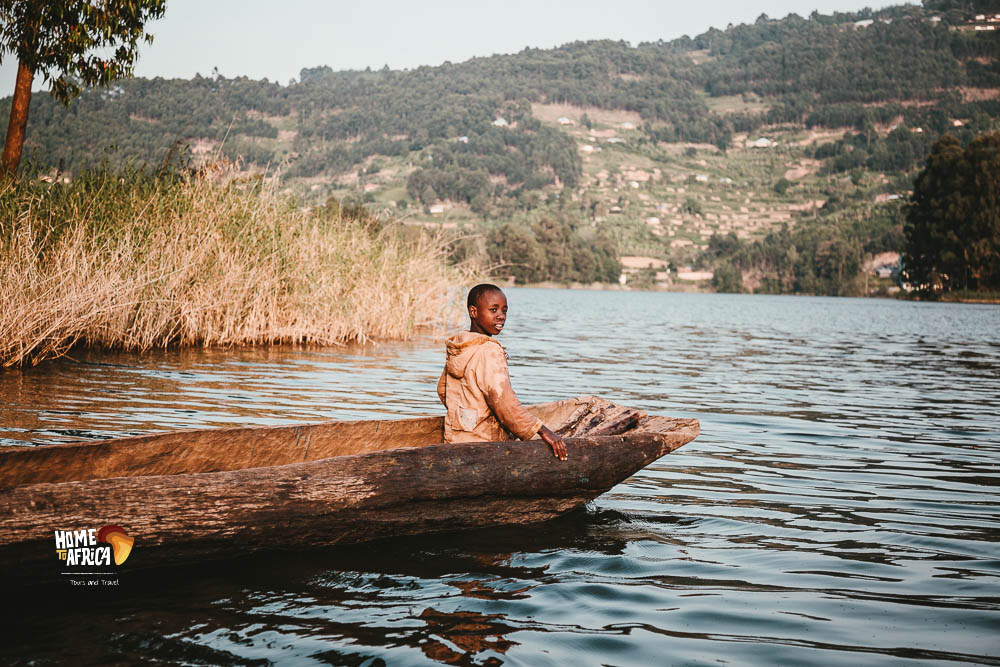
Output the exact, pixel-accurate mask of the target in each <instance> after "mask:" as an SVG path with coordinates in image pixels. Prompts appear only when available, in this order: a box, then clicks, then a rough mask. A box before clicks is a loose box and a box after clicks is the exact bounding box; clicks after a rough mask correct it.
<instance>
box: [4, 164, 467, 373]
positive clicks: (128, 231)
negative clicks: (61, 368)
mask: <svg viewBox="0 0 1000 667" xmlns="http://www.w3.org/2000/svg"><path fill="white" fill-rule="evenodd" d="M474 273H475V269H474V268H471V267H468V266H466V267H461V266H459V267H455V266H450V265H449V263H448V262H447V245H446V243H445V242H444V240H443V239H440V238H434V237H433V236H431V235H428V234H427V233H424V232H423V231H422V230H419V229H413V228H405V227H403V226H402V225H398V224H384V223H382V222H380V221H379V220H377V219H374V218H372V217H371V216H369V215H367V214H366V213H364V212H363V211H352V212H344V211H341V210H340V209H339V207H338V206H336V205H332V206H331V205H328V206H323V207H318V208H314V209H312V210H307V209H304V208H302V207H301V206H299V205H298V204H297V203H296V202H295V201H294V200H293V199H291V198H289V197H286V196H282V195H281V194H279V193H278V192H277V191H276V189H275V187H274V185H273V184H268V183H267V182H265V181H262V180H248V179H243V180H240V179H237V178H234V177H233V175H232V174H228V175H226V174H222V175H221V176H220V175H218V174H216V176H215V177H213V178H208V177H204V176H192V175H178V174H171V175H155V174H150V173H146V172H142V171H115V172H112V171H109V170H107V169H102V170H97V171H92V172H89V173H86V174H83V175H81V176H80V177H78V178H76V179H74V180H73V181H72V182H70V183H65V182H59V181H56V182H53V183H47V182H43V181H41V180H39V179H38V178H22V179H20V180H17V181H8V182H6V183H3V184H0V364H2V365H3V366H13V365H18V364H26V363H31V364H36V363H38V362H39V361H42V360H44V359H49V358H53V357H58V356H60V355H63V354H65V353H66V352H67V351H69V350H70V349H71V348H72V347H73V346H74V345H80V344H82V345H88V346H93V347H101V348H107V349H120V350H133V351H144V350H148V349H150V348H153V347H166V346H171V345H178V346H193V345H200V346H215V345H223V346H225V345H248V344H278V343H316V344H334V343H341V342H347V341H365V340H368V339H405V338H407V337H409V336H411V335H412V334H413V333H414V330H415V329H416V328H417V327H420V326H422V325H435V324H436V323H439V322H442V321H443V320H445V319H446V318H448V317H449V316H450V315H451V312H450V310H451V308H453V307H454V304H455V302H456V301H457V299H456V287H457V286H458V285H460V284H462V283H464V282H467V281H468V280H469V279H471V278H472V277H473V274H474Z"/></svg>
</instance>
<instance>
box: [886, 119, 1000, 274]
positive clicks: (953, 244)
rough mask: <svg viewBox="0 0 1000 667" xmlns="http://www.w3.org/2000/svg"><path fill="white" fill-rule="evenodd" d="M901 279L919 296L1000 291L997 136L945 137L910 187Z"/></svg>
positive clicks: (999, 159) (999, 151) (999, 156)
mask: <svg viewBox="0 0 1000 667" xmlns="http://www.w3.org/2000/svg"><path fill="white" fill-rule="evenodd" d="M906 221H907V224H906V253H905V256H904V262H905V265H906V273H907V277H908V278H909V279H910V280H911V281H912V282H913V283H914V284H915V286H916V287H917V288H918V289H920V290H921V291H923V292H924V293H934V292H937V291H951V290H956V289H957V290H961V289H968V290H976V289H989V288H996V287H1000V133H994V134H989V135H984V136H982V137H978V138H977V139H975V140H974V141H973V142H971V143H970V144H969V145H968V146H967V147H966V148H965V149H964V150H963V148H962V145H961V144H960V143H959V142H958V140H957V139H955V138H954V137H952V136H950V135H945V136H944V137H942V138H941V139H939V140H938V141H937V142H936V143H935V144H934V148H933V149H932V151H931V154H930V156H929V157H928V158H927V166H926V167H925V168H924V169H923V171H921V172H920V174H919V175H918V176H917V180H916V182H915V183H914V185H913V198H912V201H911V203H910V206H909V207H908V208H907V213H906Z"/></svg>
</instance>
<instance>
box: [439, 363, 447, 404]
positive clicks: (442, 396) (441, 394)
mask: <svg viewBox="0 0 1000 667" xmlns="http://www.w3.org/2000/svg"><path fill="white" fill-rule="evenodd" d="M447 377H448V370H447V369H445V370H443V371H441V379H439V380H438V386H437V392H438V398H440V399H441V403H442V404H443V405H444V407H448V401H447V399H446V397H445V389H446V387H447V385H446V384H445V378H447Z"/></svg>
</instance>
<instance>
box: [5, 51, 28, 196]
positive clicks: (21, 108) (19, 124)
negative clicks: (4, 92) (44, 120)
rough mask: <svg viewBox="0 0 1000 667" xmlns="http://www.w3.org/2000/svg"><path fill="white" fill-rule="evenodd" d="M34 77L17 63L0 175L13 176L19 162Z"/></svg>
mask: <svg viewBox="0 0 1000 667" xmlns="http://www.w3.org/2000/svg"><path fill="white" fill-rule="evenodd" d="M34 78H35V73H34V72H32V71H31V70H30V69H29V68H28V66H27V65H25V64H24V62H23V61H22V62H19V63H18V64H17V82H16V83H15V84H14V99H13V100H11V104H10V122H9V123H8V125H7V141H6V142H5V143H4V147H3V157H2V158H0V176H8V175H9V176H13V175H14V174H15V173H16V172H17V166H18V164H20V162H21V148H22V147H23V146H24V130H25V129H26V128H27V126H28V105H29V104H31V82H32V80H33V79H34Z"/></svg>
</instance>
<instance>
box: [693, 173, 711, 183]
mask: <svg viewBox="0 0 1000 667" xmlns="http://www.w3.org/2000/svg"><path fill="white" fill-rule="evenodd" d="M694 180H696V181H698V182H699V183H708V174H695V175H694Z"/></svg>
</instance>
